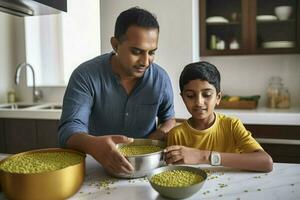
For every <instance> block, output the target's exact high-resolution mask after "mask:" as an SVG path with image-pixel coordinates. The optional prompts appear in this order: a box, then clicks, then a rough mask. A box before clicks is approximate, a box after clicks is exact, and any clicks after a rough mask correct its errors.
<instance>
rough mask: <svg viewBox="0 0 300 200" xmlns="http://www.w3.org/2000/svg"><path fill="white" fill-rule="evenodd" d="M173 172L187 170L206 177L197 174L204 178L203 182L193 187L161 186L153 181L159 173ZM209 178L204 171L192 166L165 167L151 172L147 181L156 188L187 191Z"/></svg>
mask: <svg viewBox="0 0 300 200" xmlns="http://www.w3.org/2000/svg"><path fill="white" fill-rule="evenodd" d="M165 169H166V170H165ZM161 170H162V171H161ZM171 170H187V171H192V172H195V171H199V172H201V173H202V174H204V176H202V174H199V173H197V172H196V173H197V174H198V175H199V176H201V177H202V178H203V180H201V181H200V182H199V183H195V184H193V185H189V186H180V187H170V186H161V185H158V184H155V183H153V182H152V181H151V178H152V176H154V175H156V174H159V173H162V172H165V171H171ZM157 171H158V172H157ZM207 177H208V175H207V173H206V172H205V171H204V170H203V169H201V168H199V167H193V166H191V165H167V166H163V167H158V168H156V169H154V170H152V172H150V173H149V174H147V179H148V181H149V183H150V184H151V185H152V184H154V185H156V186H159V187H163V188H167V189H175V188H176V189H186V188H189V187H193V186H196V185H198V184H203V183H204V182H205V181H206V179H207Z"/></svg>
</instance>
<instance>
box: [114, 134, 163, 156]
mask: <svg viewBox="0 0 300 200" xmlns="http://www.w3.org/2000/svg"><path fill="white" fill-rule="evenodd" d="M134 141H155V142H158V143H159V144H160V145H155V146H158V147H161V150H159V151H155V152H153V153H146V154H140V155H131V156H124V157H125V158H136V157H147V156H151V155H156V154H161V153H163V151H164V149H165V148H166V147H167V145H166V142H164V141H162V140H153V139H146V138H144V139H141V138H138V139H134V140H133V142H131V143H118V144H116V148H117V149H119V148H120V147H122V146H127V145H130V144H133V143H134ZM135 146H142V145H135Z"/></svg>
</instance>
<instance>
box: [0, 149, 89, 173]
mask: <svg viewBox="0 0 300 200" xmlns="http://www.w3.org/2000/svg"><path fill="white" fill-rule="evenodd" d="M83 159H84V156H82V155H79V154H76V153H70V152H36V153H31V154H23V155H17V156H15V157H13V158H11V159H8V160H6V161H4V162H3V163H1V164H0V170H3V171H5V172H9V173H19V174H36V173H42V172H51V171H55V170H59V169H62V168H65V167H68V166H71V165H75V164H78V163H80V162H81V161H82V160H83Z"/></svg>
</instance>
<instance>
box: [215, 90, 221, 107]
mask: <svg viewBox="0 0 300 200" xmlns="http://www.w3.org/2000/svg"><path fill="white" fill-rule="evenodd" d="M221 99H222V92H219V93H218V94H217V102H216V104H217V105H219V104H220V101H221Z"/></svg>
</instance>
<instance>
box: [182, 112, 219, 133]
mask: <svg viewBox="0 0 300 200" xmlns="http://www.w3.org/2000/svg"><path fill="white" fill-rule="evenodd" d="M215 119H216V116H215V113H213V114H212V115H211V116H210V117H208V118H206V119H195V118H193V117H192V118H190V119H189V120H188V123H189V124H190V125H191V126H192V127H193V128H194V129H197V130H200V131H201V130H205V129H208V128H209V127H211V126H212V125H213V124H214V122H215Z"/></svg>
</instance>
